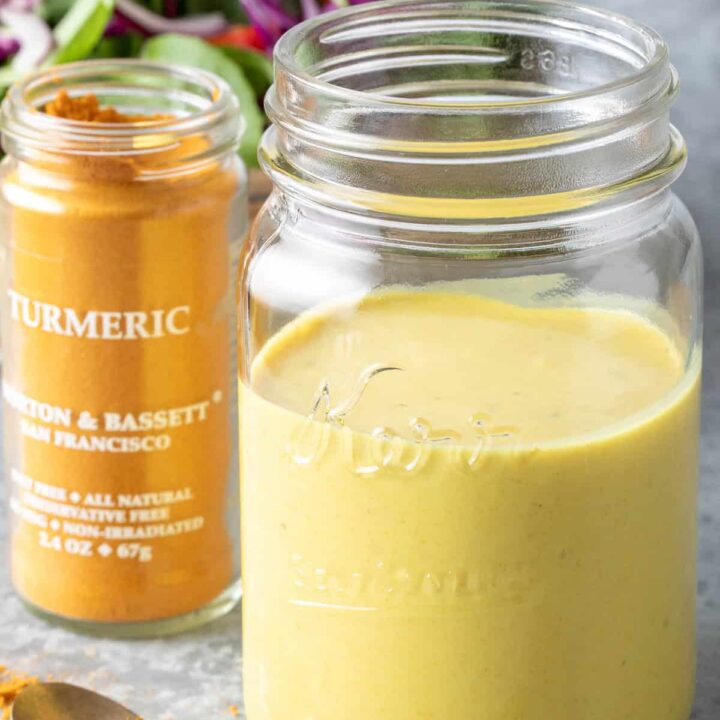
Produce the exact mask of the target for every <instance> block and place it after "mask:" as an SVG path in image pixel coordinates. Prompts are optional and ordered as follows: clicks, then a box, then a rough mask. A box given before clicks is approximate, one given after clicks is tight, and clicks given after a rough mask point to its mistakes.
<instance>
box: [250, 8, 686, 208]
mask: <svg viewBox="0 0 720 720" xmlns="http://www.w3.org/2000/svg"><path fill="white" fill-rule="evenodd" d="M677 87H678V84H677V76H676V73H675V71H674V68H673V67H672V66H671V64H670V61H669V56H668V51H667V47H666V45H665V43H664V42H663V40H662V39H661V38H660V36H658V35H657V34H656V33H655V32H654V31H652V30H650V29H648V28H646V27H644V26H642V25H639V24H637V23H634V22H633V21H631V20H628V19H626V18H623V17H621V16H618V15H615V14H612V13H609V12H603V11H599V10H595V9H592V8H588V7H584V6H581V5H574V4H571V3H566V2H560V1H558V0H541V1H539V2H525V1H523V0H506V1H504V2H498V1H496V0H480V1H478V2H470V3H452V2H446V1H445V0H422V1H421V2H415V1H412V0H400V1H399V2H398V1H396V0H389V1H387V2H383V3H377V4H373V6H372V8H368V7H365V6H355V7H352V8H348V9H344V10H341V11H338V12H336V13H332V14H329V15H326V16H322V17H319V18H317V19H315V20H313V21H311V22H309V23H305V24H303V25H301V26H299V27H297V28H295V29H293V30H291V31H290V32H289V33H287V34H286V35H285V36H284V37H283V38H282V39H281V41H280V42H279V44H278V46H277V49H276V83H275V86H274V87H273V89H272V90H271V91H270V93H269V94H268V98H267V101H266V105H267V110H268V115H269V116H270V118H271V119H272V121H273V123H274V126H275V127H274V128H273V129H272V130H271V131H270V132H269V133H268V135H267V136H266V139H265V142H264V144H263V147H262V148H261V159H262V161H263V162H264V164H265V166H266V167H267V168H268V169H269V170H270V172H271V173H272V174H273V175H274V177H275V179H276V182H278V184H280V185H281V186H283V187H285V188H286V189H288V190H289V191H291V192H292V191H293V190H296V189H297V188H298V183H304V185H305V187H306V189H307V190H308V192H306V193H305V194H306V195H308V196H309V194H312V192H313V190H316V192H317V195H318V197H320V196H321V195H329V196H330V198H331V200H333V201H334V202H335V204H336V205H337V206H338V207H344V208H346V209H350V208H353V207H363V208H364V209H367V208H371V209H374V210H377V211H378V212H379V213H380V214H388V215H392V214H402V213H400V212H399V210H400V206H403V207H405V208H406V210H408V212H407V213H406V214H408V215H414V216H420V217H428V216H434V215H436V214H437V211H438V208H437V207H431V206H432V202H433V201H434V200H437V201H438V202H442V203H444V204H445V206H446V207H447V208H448V211H447V212H446V213H445V215H446V216H448V215H449V216H450V217H453V218H463V219H468V218H473V217H488V216H492V213H493V212H497V213H499V215H500V216H503V217H507V216H508V214H510V215H512V216H517V213H513V212H512V207H509V206H508V207H502V205H503V203H502V202H500V203H498V200H499V199H508V198H509V199H510V200H511V201H514V199H515V198H518V197H520V198H543V200H538V201H536V202H532V203H530V204H531V205H532V206H533V207H532V212H530V213H528V214H544V213H547V212H551V211H557V209H558V207H559V206H562V205H563V204H566V205H568V207H573V208H577V207H579V206H583V205H586V204H593V203H595V202H597V201H598V199H599V198H600V197H603V196H606V195H607V194H617V193H618V192H622V191H624V190H625V189H626V184H627V183H631V184H632V185H633V186H636V185H638V184H644V185H643V189H642V192H643V193H645V194H647V192H649V191H650V190H651V189H650V188H649V185H648V184H647V183H650V184H652V185H653V187H660V186H666V185H667V184H669V182H671V181H672V179H673V178H674V177H675V176H676V175H677V173H678V172H679V171H680V169H681V168H682V165H683V162H684V156H685V149H684V144H683V142H682V138H680V136H679V135H678V134H677V133H676V132H675V131H674V130H672V129H671V127H670V125H669V120H668V113H669V107H670V104H671V102H672V100H673V99H674V97H675V95H676V93H677ZM289 156H292V157H293V160H292V161H288V157H289ZM350 163H353V170H352V171H350V170H349V169H348V165H349V164H350ZM558 195H560V196H562V197H559V198H558V197H557V196H558ZM416 200H417V202H415V201H416ZM484 200H487V201H491V202H492V203H493V205H492V206H491V207H482V202H481V201H484ZM455 201H460V202H461V205H460V206H457V207H454V206H453V205H454V203H455ZM468 201H472V207H470V206H469V205H468ZM523 212H524V211H523Z"/></svg>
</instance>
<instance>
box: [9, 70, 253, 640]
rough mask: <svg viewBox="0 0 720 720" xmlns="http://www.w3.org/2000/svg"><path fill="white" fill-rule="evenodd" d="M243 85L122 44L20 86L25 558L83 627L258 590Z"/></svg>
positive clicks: (15, 339) (16, 546)
mask: <svg viewBox="0 0 720 720" xmlns="http://www.w3.org/2000/svg"><path fill="white" fill-rule="evenodd" d="M236 102H237V101H236V100H235V97H234V95H233V93H232V92H231V90H230V89H229V87H227V86H226V85H225V84H224V83H223V82H222V81H221V80H219V79H218V78H216V77H214V76H212V75H210V74H205V73H202V72H198V71H194V70H188V69H180V68H171V67H166V66H160V65H153V64H147V63H139V62H136V61H113V62H87V63H79V64H75V65H68V66H65V67H63V68H60V69H54V70H48V71H44V72H41V73H39V74H37V75H35V76H32V77H30V78H28V79H27V80H26V81H24V82H23V83H21V84H19V85H17V86H15V87H14V88H12V89H11V90H10V92H9V94H8V96H7V98H6V99H5V101H4V103H3V106H2V130H3V146H4V149H5V151H6V153H7V158H6V160H5V161H4V164H3V170H2V176H1V177H0V184H1V185H0V187H1V190H2V198H3V201H4V202H3V208H4V209H3V212H4V216H3V220H2V228H3V248H4V262H3V267H4V290H3V293H2V294H3V302H2V334H3V351H4V359H3V362H4V367H3V385H2V392H3V399H4V408H5V478H6V485H7V489H8V495H9V503H10V511H11V512H10V515H11V518H12V521H11V522H12V524H11V527H12V543H11V546H12V549H11V553H12V578H13V582H14V584H15V587H16V589H17V591H18V593H19V594H20V596H21V597H22V599H23V600H24V601H25V602H26V603H27V605H28V606H29V607H30V609H31V610H33V611H35V612H37V613H39V614H41V615H44V616H47V617H49V618H52V619H55V620H58V621H61V622H63V623H65V624H70V625H71V626H73V627H74V628H75V629H80V630H86V631H89V632H94V633H102V634H107V635H114V636H123V635H125V636H137V635H154V634H162V633H167V632H174V631H178V630H182V629H185V628H187V627H188V626H192V625H195V624H198V623H201V622H204V621H206V620H208V619H210V618H212V617H216V616H218V615H220V614H222V613H224V612H226V611H228V610H229V609H230V608H231V607H232V606H233V605H234V604H235V603H236V602H237V599H238V583H237V578H238V570H239V567H238V565H239V563H238V558H237V530H238V528H237V521H236V515H237V512H236V502H237V497H236V491H235V488H234V485H235V482H234V477H235V475H236V467H235V466H234V464H236V463H235V459H234V458H235V443H234V436H235V431H234V424H235V419H234V418H235V415H234V413H233V406H235V404H236V403H235V400H234V397H233V395H232V392H233V391H232V387H233V385H234V384H233V383H231V378H232V376H233V374H234V370H233V367H234V350H233V348H234V324H235V323H234V312H233V306H234V293H233V290H232V287H233V276H234V268H235V266H236V264H237V257H238V255H239V249H240V245H241V241H242V238H243V236H244V232H245V230H246V214H247V213H246V199H245V192H244V190H245V186H246V182H245V179H246V175H245V169H244V167H243V165H242V162H241V161H240V159H239V158H238V156H237V154H236V146H237V141H238V138H239V135H240V132H241V127H240V120H239V113H238V109H237V105H236Z"/></svg>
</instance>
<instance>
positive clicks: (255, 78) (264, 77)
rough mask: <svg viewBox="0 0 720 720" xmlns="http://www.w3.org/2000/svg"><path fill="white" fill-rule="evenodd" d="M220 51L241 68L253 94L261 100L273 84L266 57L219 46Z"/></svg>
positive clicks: (255, 51)
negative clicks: (253, 91)
mask: <svg viewBox="0 0 720 720" xmlns="http://www.w3.org/2000/svg"><path fill="white" fill-rule="evenodd" d="M220 49H221V50H222V51H223V52H224V53H225V55H227V57H229V58H230V59H231V60H232V61H233V62H235V63H236V64H237V65H239V66H240V67H241V68H242V71H243V72H244V73H245V77H246V78H247V79H248V80H249V81H250V84H251V85H252V86H253V90H255V94H256V95H257V96H258V97H259V98H262V96H263V95H264V94H265V93H266V92H267V90H268V88H269V87H270V86H271V85H272V83H273V65H272V61H271V60H270V59H269V58H268V57H267V55H265V54H264V53H261V52H258V51H257V50H250V49H249V48H240V47H235V46H230V45H221V46H220Z"/></svg>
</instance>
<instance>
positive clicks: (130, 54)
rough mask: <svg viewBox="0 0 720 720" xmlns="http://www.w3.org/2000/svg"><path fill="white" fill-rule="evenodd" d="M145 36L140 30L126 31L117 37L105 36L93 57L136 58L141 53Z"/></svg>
mask: <svg viewBox="0 0 720 720" xmlns="http://www.w3.org/2000/svg"><path fill="white" fill-rule="evenodd" d="M142 45H143V36H142V35H141V34H140V33H139V32H134V31H130V32H126V33H123V34H122V35H116V36H115V37H104V38H103V39H102V40H101V41H100V42H99V43H98V45H97V47H96V48H95V50H94V51H93V53H92V55H91V57H93V58H99V59H106V58H107V59H110V58H135V57H138V56H139V55H140V51H141V50H142Z"/></svg>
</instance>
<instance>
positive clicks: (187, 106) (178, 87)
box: [0, 59, 245, 156]
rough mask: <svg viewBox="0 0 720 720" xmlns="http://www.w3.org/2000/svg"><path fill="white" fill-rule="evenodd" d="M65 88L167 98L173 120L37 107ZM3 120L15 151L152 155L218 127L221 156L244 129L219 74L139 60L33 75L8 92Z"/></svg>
mask: <svg viewBox="0 0 720 720" xmlns="http://www.w3.org/2000/svg"><path fill="white" fill-rule="evenodd" d="M62 89H65V90H68V92H69V93H70V95H71V96H72V95H73V94H90V93H93V94H96V95H100V94H101V95H103V96H109V97H112V98H113V100H112V103H113V105H117V106H121V105H122V98H123V96H126V97H127V95H128V94H129V93H138V94H139V95H140V96H144V97H147V98H148V99H151V98H153V97H154V98H155V102H157V98H161V99H162V100H163V101H164V102H165V103H166V105H164V106H163V108H164V109H165V111H166V113H167V115H168V117H159V118H149V119H144V120H139V121H135V122H132V123H113V122H96V121H85V120H76V119H70V118H62V117H57V116H54V115H49V114H47V113H45V112H41V111H39V109H40V108H42V107H43V106H44V105H45V104H46V103H47V102H49V101H50V100H52V99H53V98H54V97H55V95H56V94H57V92H58V91H59V90H62ZM173 103H174V104H175V105H176V106H175V107H173ZM133 110H134V112H137V113H138V114H143V113H148V112H150V111H148V110H147V109H146V110H143V109H142V108H134V109H133ZM152 112H157V108H156V109H155V110H152ZM0 125H1V129H2V135H3V146H4V148H5V150H6V152H8V154H11V155H15V154H17V153H18V152H19V153H21V154H22V151H23V149H24V148H26V147H27V148H32V149H34V150H40V151H45V152H51V153H58V154H63V153H67V154H74V153H78V154H89V155H117V154H123V155H127V154H133V153H145V154H146V153H148V152H160V151H163V150H166V149H168V148H170V147H173V146H176V145H177V142H178V139H179V138H182V137H190V136H192V135H196V134H199V133H207V132H210V131H212V132H214V133H215V140H214V142H213V147H212V155H213V156H215V155H218V154H222V153H224V152H227V151H228V150H229V149H231V148H233V147H235V146H236V144H237V142H238V140H239V138H240V136H241V135H242V132H243V131H244V129H245V128H244V122H243V120H242V117H241V116H240V114H239V112H238V102H237V99H236V97H235V94H234V93H233V92H232V90H231V88H230V87H229V85H228V84H227V83H226V82H225V81H224V80H222V79H221V78H219V77H217V76H216V75H214V74H212V73H209V72H206V71H203V70H200V69H196V68H190V67H182V66H178V65H166V64H161V63H156V62H148V61H143V60H134V59H119V60H86V61H82V62H76V63H68V64H66V65H61V66H58V67H53V68H46V69H43V70H40V71H38V72H35V73H33V74H31V75H28V76H27V77H25V78H24V79H23V80H21V81H19V82H17V83H15V84H14V85H13V86H12V87H11V88H10V90H9V91H8V93H7V95H6V97H5V99H4V100H3V102H2V107H1V118H0Z"/></svg>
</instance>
